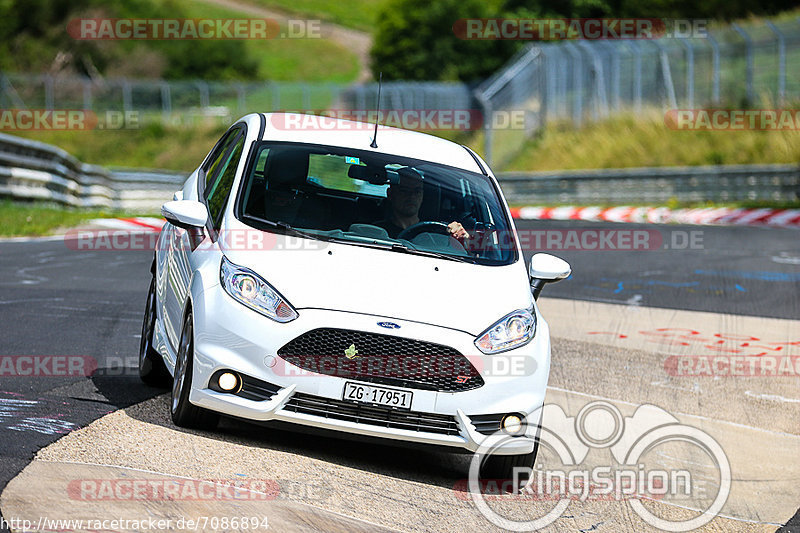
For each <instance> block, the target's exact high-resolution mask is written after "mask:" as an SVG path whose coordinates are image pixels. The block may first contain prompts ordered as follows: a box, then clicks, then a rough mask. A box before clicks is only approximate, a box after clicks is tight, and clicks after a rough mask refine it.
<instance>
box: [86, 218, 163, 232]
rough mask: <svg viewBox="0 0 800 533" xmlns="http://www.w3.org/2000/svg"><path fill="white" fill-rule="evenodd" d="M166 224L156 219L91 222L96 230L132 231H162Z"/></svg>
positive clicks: (98, 220) (102, 219)
mask: <svg viewBox="0 0 800 533" xmlns="http://www.w3.org/2000/svg"><path fill="white" fill-rule="evenodd" d="M165 223H166V220H164V219H163V218H155V217H133V218H95V219H92V220H90V221H89V224H91V225H92V227H96V228H104V229H119V230H131V231H161V228H162V226H163V225H164V224H165Z"/></svg>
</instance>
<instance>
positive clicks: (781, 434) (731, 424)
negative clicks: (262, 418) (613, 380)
mask: <svg viewBox="0 0 800 533" xmlns="http://www.w3.org/2000/svg"><path fill="white" fill-rule="evenodd" d="M547 388H548V389H553V390H556V391H559V392H567V393H569V394H575V395H577V396H585V397H587V398H595V399H597V400H605V401H607V402H617V403H621V404H624V405H630V406H632V407H639V406H640V405H642V404H639V403H633V402H626V401H625V400H617V399H614V398H606V397H605V396H598V395H596V394H587V393H585V392H577V391H574V390H569V389H562V388H560V387H553V386H551V385H548V386H547ZM670 414H671V415H673V416H686V417H689V418H698V419H700V420H708V421H710V422H719V423H720V424H727V425H729V426H734V427H738V428H743V429H751V430H753V431H760V432H762V433H769V434H771V435H780V436H781V437H791V438H793V439H800V435H793V434H792V433H784V432H783V431H773V430H771V429H764V428H757V427H753V426H748V425H746V424H740V423H738V422H730V421H728V420H720V419H718V418H710V417H707V416H701V415H692V414H689V413H672V412H670Z"/></svg>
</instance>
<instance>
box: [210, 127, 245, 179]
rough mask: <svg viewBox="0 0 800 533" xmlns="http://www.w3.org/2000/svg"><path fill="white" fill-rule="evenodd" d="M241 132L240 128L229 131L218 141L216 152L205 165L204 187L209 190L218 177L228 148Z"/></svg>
mask: <svg viewBox="0 0 800 533" xmlns="http://www.w3.org/2000/svg"><path fill="white" fill-rule="evenodd" d="M238 133H239V130H234V131H229V132H228V133H226V134H225V137H223V138H222V140H221V141H220V142H219V143H217V148H216V149H215V150H214V153H213V154H212V155H211V157H210V158H209V159H208V163H207V164H206V165H205V168H204V170H205V183H204V184H203V185H204V189H205V190H206V191H207V190H208V188H209V187H210V186H211V184H212V183H213V180H214V178H215V177H216V173H217V171H218V170H219V166H220V165H221V164H222V161H223V160H224V159H225V156H226V155H227V153H228V148H230V147H231V144H232V143H233V141H234V140H235V139H236V135H237V134H238Z"/></svg>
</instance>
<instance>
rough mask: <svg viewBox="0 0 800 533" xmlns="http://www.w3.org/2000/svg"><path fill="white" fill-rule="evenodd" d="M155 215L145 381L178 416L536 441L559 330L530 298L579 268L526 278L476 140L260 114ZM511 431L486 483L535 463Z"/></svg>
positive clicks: (397, 435) (361, 432)
mask: <svg viewBox="0 0 800 533" xmlns="http://www.w3.org/2000/svg"><path fill="white" fill-rule="evenodd" d="M298 119H302V120H298ZM306 119H309V120H306ZM297 124H301V126H299V127H294V126H292V125H297ZM315 124H316V125H315ZM331 126H333V127H331ZM162 214H163V215H164V217H165V218H166V219H167V224H165V226H164V228H163V230H162V232H161V234H160V236H159V238H158V245H157V247H156V253H155V258H154V261H153V265H152V273H153V280H152V282H151V284H150V291H149V294H148V297H147V306H146V310H145V317H144V324H143V328H142V329H143V331H142V341H141V348H140V356H139V362H140V369H139V370H140V375H141V377H142V379H143V380H144V381H145V382H146V383H149V384H165V383H168V382H170V381H171V382H172V401H171V411H172V419H173V421H174V423H175V424H176V425H178V426H184V427H206V428H211V427H214V426H215V425H216V422H217V420H218V418H219V415H220V414H223V415H228V416H232V417H237V418H240V419H245V420H249V421H254V422H272V421H279V422H284V423H291V424H296V425H299V426H311V427H313V428H320V429H323V430H332V431H334V432H337V433H338V434H339V435H340V436H345V435H346V436H349V437H356V438H364V437H366V438H369V437H377V438H382V439H384V440H393V441H397V442H402V443H409V444H415V445H416V444H419V445H435V446H438V447H440V448H444V449H449V450H451V451H461V452H475V451H476V450H477V449H478V448H479V447H480V446H481V445H482V444H486V443H487V442H489V441H487V439H492V438H499V437H500V436H506V437H507V435H516V436H522V435H528V436H529V437H535V436H536V435H537V433H536V432H537V430H538V427H539V423H540V420H539V418H538V416H539V415H538V413H540V410H539V408H540V407H541V406H542V405H543V403H544V398H545V388H546V386H547V380H548V375H549V371H550V338H549V329H548V326H547V323H546V322H545V321H544V319H543V318H542V316H541V314H540V313H539V310H538V308H537V306H536V301H535V300H536V296H538V292H539V291H540V290H541V287H542V285H543V284H544V283H547V282H551V281H557V280H559V279H563V278H565V277H567V276H569V274H570V268H569V265H568V264H567V263H566V262H564V261H562V260H560V259H558V258H556V257H553V256H549V255H546V254H537V255H536V256H534V258H533V259H532V261H531V265H530V269H528V268H526V265H525V262H524V258H523V255H522V251H521V250H520V246H519V239H518V237H517V233H516V230H515V229H514V226H513V222H512V219H511V215H510V213H509V209H508V206H507V204H506V202H505V200H504V199H503V196H502V194H501V192H500V188H499V187H498V183H497V180H496V179H495V178H494V176H493V175H492V173H491V171H490V170H489V167H488V166H487V165H486V163H485V162H484V161H483V160H482V159H481V158H480V157H479V156H477V155H476V154H475V153H474V152H472V151H471V150H470V149H469V148H467V147H465V146H462V145H459V144H456V143H453V142H450V141H446V140H443V139H440V138H437V137H433V136H430V135H426V134H422V133H417V132H411V131H406V130H401V129H395V128H388V127H380V128H378V129H377V130H376V133H373V130H372V126H370V125H366V124H363V123H357V122H350V121H345V120H334V119H328V120H327V122H326V123H325V124H322V123H321V122H319V123H315V122H314V121H313V120H310V117H309V116H306V115H302V116H297V115H291V114H280V113H273V114H250V115H247V116H245V117H243V118H242V119H240V120H239V121H237V122H236V123H235V124H234V125H233V126H232V127H231V128H230V129H229V130H228V131H227V133H225V135H224V136H223V137H222V138H221V139H220V141H219V142H218V143H217V144H216V146H215V147H214V148H213V150H211V152H210V153H209V154H208V156H207V157H206V158H205V160H204V161H203V163H202V165H201V166H200V167H199V168H198V169H197V170H196V171H194V172H193V173H192V174H191V176H189V178H188V179H187V180H186V182H185V184H184V186H183V189H182V190H180V191H178V192H176V193H175V198H174V201H171V202H168V203H166V204H164V206H163V208H162ZM170 376H172V377H171V378H170ZM534 413H536V414H535V416H533V417H532V416H531V415H532V414H534ZM506 440H509V442H508V443H506V444H505V445H503V446H502V448H501V449H500V450H499V451H498V452H496V455H494V456H492V457H490V458H489V459H488V460H487V461H486V464H485V465H484V470H483V472H485V473H486V475H492V476H494V477H504V478H507V477H508V474H509V473H510V472H511V469H512V468H513V467H514V466H528V467H530V466H532V465H533V462H534V459H535V455H536V445H535V444H533V440H532V439H519V440H515V439H507V438H506Z"/></svg>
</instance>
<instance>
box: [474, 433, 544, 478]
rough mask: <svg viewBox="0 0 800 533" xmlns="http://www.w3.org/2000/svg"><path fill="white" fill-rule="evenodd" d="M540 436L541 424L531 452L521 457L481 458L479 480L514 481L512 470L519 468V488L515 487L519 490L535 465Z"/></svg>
mask: <svg viewBox="0 0 800 533" xmlns="http://www.w3.org/2000/svg"><path fill="white" fill-rule="evenodd" d="M541 435H542V425H541V422H540V423H539V425H538V426H537V428H536V437H535V438H534V441H533V451H532V452H531V453H525V454H522V455H497V454H493V455H488V456H486V457H484V458H483V460H482V462H481V468H480V478H481V479H498V480H499V479H502V480H505V479H512V480H513V479H514V469H515V468H521V469H522V470H521V471H520V475H518V476H517V479H518V480H519V481H520V483H521V486H520V487H515V489H516V490H519V489H520V488H521V487H522V486H524V485H525V484H526V483H527V482H528V480H529V479H530V476H531V474H532V473H533V466H534V464H535V463H536V455H537V454H538V453H539V442H540V440H541Z"/></svg>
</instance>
